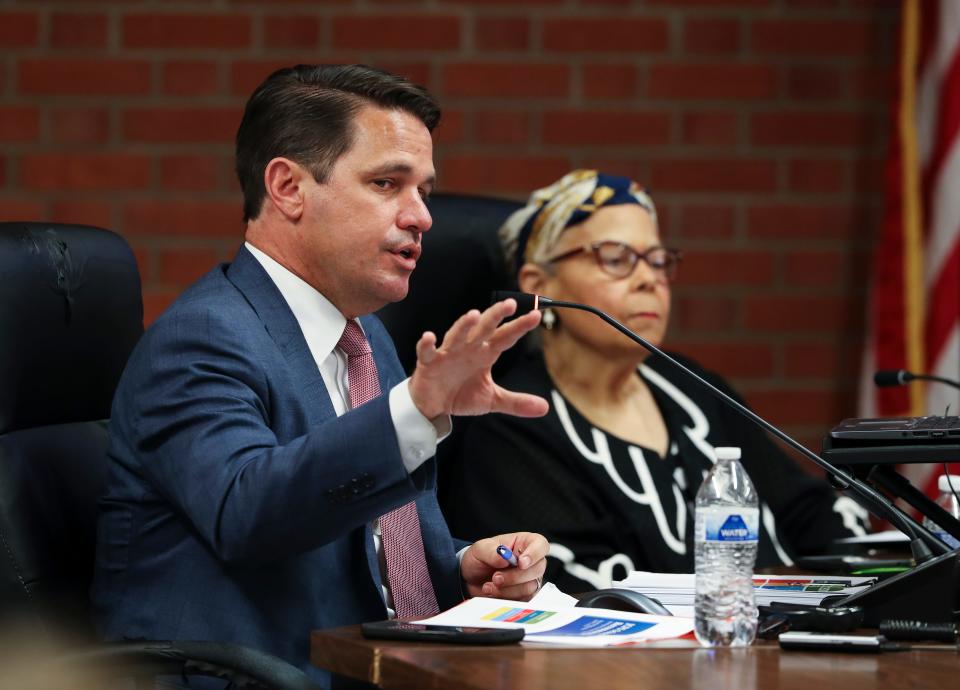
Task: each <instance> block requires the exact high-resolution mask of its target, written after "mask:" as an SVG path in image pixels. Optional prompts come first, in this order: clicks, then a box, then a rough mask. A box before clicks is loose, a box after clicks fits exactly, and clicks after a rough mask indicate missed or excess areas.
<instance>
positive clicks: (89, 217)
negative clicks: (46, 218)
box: [50, 200, 113, 230]
mask: <svg viewBox="0 0 960 690" xmlns="http://www.w3.org/2000/svg"><path fill="white" fill-rule="evenodd" d="M111 214H112V207H111V205H110V204H109V203H108V202H106V201H65V200H59V201H54V202H53V206H52V208H51V214H50V220H52V221H53V222H54V223H77V224H79V225H94V226H96V227H98V228H107V229H108V230H109V229H112V225H113V217H112V215H111Z"/></svg>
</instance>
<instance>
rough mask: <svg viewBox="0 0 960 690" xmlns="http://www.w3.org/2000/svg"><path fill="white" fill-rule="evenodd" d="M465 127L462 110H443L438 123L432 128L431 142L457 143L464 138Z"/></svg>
mask: <svg viewBox="0 0 960 690" xmlns="http://www.w3.org/2000/svg"><path fill="white" fill-rule="evenodd" d="M465 128H466V124H465V116H464V114H463V111H462V110H444V111H443V117H442V118H441V119H440V124H439V125H437V128H436V129H434V130H433V143H434V144H456V143H459V142H461V141H463V140H464V137H465Z"/></svg>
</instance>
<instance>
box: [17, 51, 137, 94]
mask: <svg viewBox="0 0 960 690" xmlns="http://www.w3.org/2000/svg"><path fill="white" fill-rule="evenodd" d="M18 75H19V76H18V83H19V85H20V92H21V93H27V94H36V93H62V94H74V95H84V96H87V95H119V94H144V93H147V92H149V91H150V63H149V62H147V61H146V60H109V59H91V58H69V59H67V58H57V59H50V58H48V59H37V60H33V59H31V60H22V61H21V62H20V65H19V69H18Z"/></svg>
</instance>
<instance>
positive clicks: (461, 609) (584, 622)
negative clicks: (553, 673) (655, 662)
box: [417, 597, 693, 647]
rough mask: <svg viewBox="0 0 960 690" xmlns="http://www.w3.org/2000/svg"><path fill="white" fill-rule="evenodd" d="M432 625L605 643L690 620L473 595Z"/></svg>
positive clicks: (658, 634)
mask: <svg viewBox="0 0 960 690" xmlns="http://www.w3.org/2000/svg"><path fill="white" fill-rule="evenodd" d="M417 622H418V623H430V624H434V625H461V626H470V627H482V628H523V630H524V638H523V642H524V643H528V644H529V643H534V644H535V643H540V644H554V645H569V646H577V647H607V646H613V645H635V644H639V643H642V642H646V641H649V640H663V639H669V638H675V637H682V636H683V635H688V634H690V633H691V632H692V631H693V620H692V619H690V618H675V617H671V616H652V615H648V614H644V613H627V612H625V611H611V610H610V609H591V608H573V607H570V608H557V609H555V610H551V609H547V608H543V607H540V606H537V605H535V604H533V603H532V602H528V603H524V602H516V601H508V600H505V599H487V598H485V597H474V598H473V599H468V600H467V601H465V602H463V603H462V604H459V605H457V606H454V607H453V608H452V609H449V610H447V611H444V612H443V613H440V614H438V615H436V616H433V617H432V618H427V619H425V620H421V621H417Z"/></svg>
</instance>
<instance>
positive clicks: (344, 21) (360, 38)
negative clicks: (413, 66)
mask: <svg viewBox="0 0 960 690" xmlns="http://www.w3.org/2000/svg"><path fill="white" fill-rule="evenodd" d="M333 46H334V48H338V49H347V50H416V51H420V50H454V49H456V48H459V47H460V18H459V17H456V16H436V15H432V16H424V15H376V16H370V17H357V16H350V17H336V18H334V20H333Z"/></svg>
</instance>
